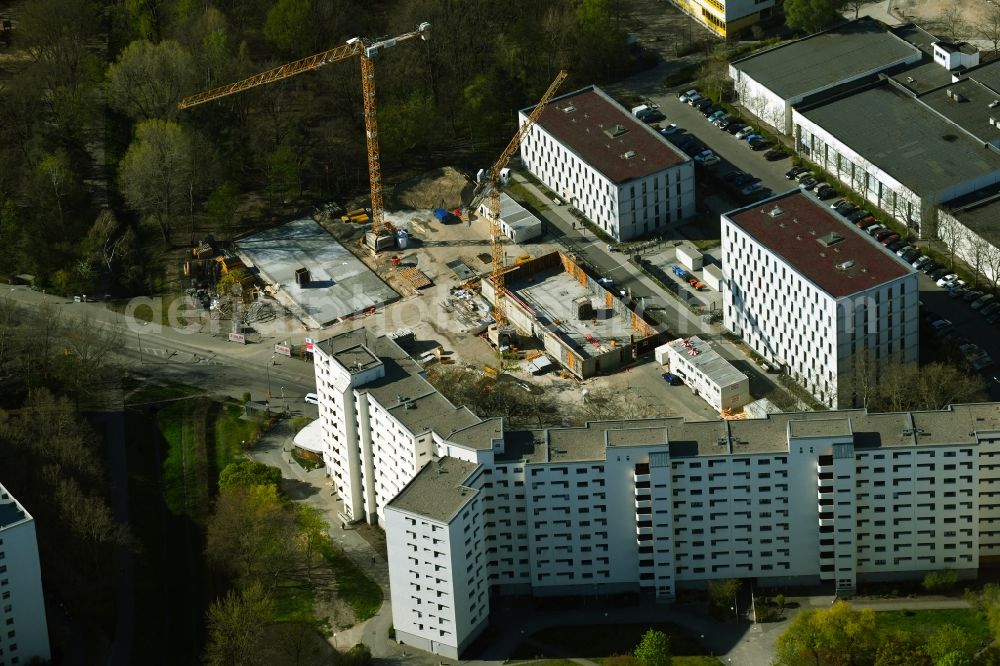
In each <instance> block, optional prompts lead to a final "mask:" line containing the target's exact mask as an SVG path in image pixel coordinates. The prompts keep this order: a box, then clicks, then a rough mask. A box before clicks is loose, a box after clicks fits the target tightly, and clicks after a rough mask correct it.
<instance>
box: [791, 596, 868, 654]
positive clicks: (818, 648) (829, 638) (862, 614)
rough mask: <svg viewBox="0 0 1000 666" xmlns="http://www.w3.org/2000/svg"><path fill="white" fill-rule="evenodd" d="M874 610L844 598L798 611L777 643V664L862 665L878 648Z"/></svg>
mask: <svg viewBox="0 0 1000 666" xmlns="http://www.w3.org/2000/svg"><path fill="white" fill-rule="evenodd" d="M878 640H879V639H878V631H877V621H876V618H875V612H874V611H873V610H871V609H870V608H866V609H863V610H860V611H859V610H855V609H854V608H852V607H851V606H850V604H847V603H845V602H843V601H838V602H837V603H835V604H834V605H833V606H831V607H829V608H824V609H808V610H805V611H802V612H800V613H798V614H797V615H796V616H795V617H794V618H792V621H791V623H790V624H789V625H788V628H787V629H786V630H785V632H784V633H783V634H781V636H779V637H778V640H777V642H776V644H775V650H776V652H777V658H776V660H775V664H776V666H800V665H801V664H816V666H823V665H824V664H830V665H831V666H832V665H834V664H844V663H847V664H862V663H871V662H872V661H873V660H874V659H875V655H876V651H877V648H878Z"/></svg>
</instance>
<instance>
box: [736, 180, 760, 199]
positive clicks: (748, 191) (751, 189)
mask: <svg viewBox="0 0 1000 666" xmlns="http://www.w3.org/2000/svg"><path fill="white" fill-rule="evenodd" d="M763 189H764V186H763V185H761V184H760V183H750V184H749V185H746V186H745V187H743V188H741V189H740V195H741V196H744V197H749V196H752V195H754V194H757V193H758V192H760V191H761V190H763Z"/></svg>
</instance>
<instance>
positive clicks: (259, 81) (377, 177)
mask: <svg viewBox="0 0 1000 666" xmlns="http://www.w3.org/2000/svg"><path fill="white" fill-rule="evenodd" d="M430 36H431V24H430V23H426V22H424V23H421V24H420V25H419V26H417V29H416V30H414V31H412V32H407V33H403V34H402V35H397V36H396V37H387V38H384V39H378V40H370V39H364V38H361V37H354V38H352V39H349V40H347V42H346V43H345V44H341V45H340V46H338V47H336V48H333V49H330V50H329V51H323V52H322V53H317V54H315V55H311V56H309V57H308V58H302V59H301V60H296V61H295V62H289V63H285V64H284V65H279V66H278V67H274V68H272V69H269V70H266V71H263V72H259V73H257V74H254V75H253V76H251V77H249V78H246V79H243V80H242V81H237V82H236V83H230V84H228V85H224V86H219V87H218V88H213V89H212V90H206V91H204V92H200V93H198V94H197V95H192V96H191V97H185V98H184V99H182V100H181V101H180V104H178V106H179V107H180V108H182V109H187V108H189V107H192V106H196V105H198V104H203V103H205V102H211V101H212V100H216V99H219V98H220V97H226V96H228V95H232V94H235V93H238V92H243V91H244V90H249V89H250V88H256V87H257V86H261V85H264V84H267V83H274V82H275V81H281V80H283V79H287V78H289V77H292V76H295V75H297V74H302V73H303V72H309V71H312V70H314V69H319V68H320V67H322V66H323V65H326V64H329V63H331V62H337V61H338V60H345V59H347V58H351V57H354V56H360V58H361V92H362V98H363V100H364V117H365V137H366V139H367V142H368V184H369V187H370V188H371V200H372V235H371V237H370V238H371V240H370V241H369V246H370V247H371V248H372V249H373V250H377V249H378V245H377V244H378V240H379V237H380V236H381V233H382V230H383V228H385V227H388V228H389V230H390V231H391V230H392V226H391V225H387V223H386V221H385V210H384V208H383V207H382V166H381V163H380V160H379V150H378V118H377V117H376V113H375V62H374V60H375V58H376V57H377V56H378V54H379V53H381V52H382V51H384V50H385V49H388V48H391V47H393V46H395V45H396V44H398V43H399V42H404V41H406V40H408V39H413V38H414V37H419V38H420V39H422V40H424V41H426V40H428V39H430Z"/></svg>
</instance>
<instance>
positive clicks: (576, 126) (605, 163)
mask: <svg viewBox="0 0 1000 666" xmlns="http://www.w3.org/2000/svg"><path fill="white" fill-rule="evenodd" d="M530 112H531V108H530V107H529V108H527V109H522V110H521V111H520V113H519V118H520V120H519V122H520V123H521V124H524V123H525V122H526V121H527V118H528V114H529V113H530ZM521 161H522V163H523V164H524V166H525V168H526V169H527V170H528V171H530V172H531V173H532V174H534V175H535V177H537V178H538V179H539V180H541V181H542V183H544V184H545V186H546V187H548V188H549V189H551V190H553V191H554V192H556V193H557V194H558V195H559V196H561V197H563V198H565V199H566V200H567V201H569V202H570V204H571V205H572V206H574V207H576V208H577V209H579V210H580V211H581V212H582V213H583V214H584V215H585V216H586V217H587V218H588V219H589V220H591V221H592V222H594V223H595V224H596V225H598V226H599V227H600V228H601V229H603V230H604V231H605V232H606V233H607V234H608V235H610V236H612V237H613V238H614V239H615V240H619V241H623V240H628V239H630V238H635V237H637V236H642V235H644V234H649V233H654V232H657V231H662V230H664V229H666V228H667V227H668V226H671V225H676V224H678V223H679V222H681V221H682V220H684V219H685V218H688V217H690V216H691V215H693V214H694V212H695V199H694V163H693V162H692V161H691V159H690V158H689V157H688V156H687V155H685V154H684V153H683V152H681V151H680V150H678V149H677V148H676V147H674V146H673V145H672V144H671V143H670V142H669V141H667V140H666V139H665V138H664V137H663V136H662V135H660V133H659V132H657V131H656V130H654V129H653V128H651V127H650V126H648V125H646V124H645V123H643V122H641V121H639V120H638V119H636V118H635V117H634V116H632V114H630V113H629V112H628V110H627V109H625V108H623V107H621V106H620V105H619V104H617V103H616V102H615V101H614V100H612V99H611V98H610V97H608V96H607V95H606V94H605V93H604V92H603V91H602V90H601V89H600V88H598V87H597V86H588V87H586V88H582V89H581V90H577V91H575V92H571V93H568V94H566V95H562V96H560V97H556V98H555V99H553V100H552V101H551V102H550V103H549V105H548V107H546V109H545V110H544V111H543V112H542V115H541V117H540V118H539V119H538V122H537V123H536V124H535V125H534V127H532V128H531V130H530V131H529V132H528V133H527V135H526V136H525V137H524V138H523V140H522V141H521Z"/></svg>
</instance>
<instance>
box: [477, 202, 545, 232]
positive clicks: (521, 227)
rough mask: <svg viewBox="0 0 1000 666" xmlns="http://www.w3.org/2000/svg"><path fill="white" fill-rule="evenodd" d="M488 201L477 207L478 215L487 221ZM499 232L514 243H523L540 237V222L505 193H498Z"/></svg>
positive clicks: (488, 213)
mask: <svg viewBox="0 0 1000 666" xmlns="http://www.w3.org/2000/svg"><path fill="white" fill-rule="evenodd" d="M489 207H490V205H489V201H488V200H487V201H483V202H482V203H481V204H480V205H479V215H480V217H483V218H484V219H489V215H490V211H489ZM500 231H501V233H503V235H504V236H506V237H507V238H509V239H510V240H512V241H513V242H515V243H518V244H520V243H525V242H527V241H530V240H533V239H535V238H538V237H539V236H541V235H542V221H541V220H539V219H538V218H537V217H535V216H534V215H533V214H532V213H531V212H530V211H527V210H525V208H524V206H522V205H521V204H519V203H517V202H516V201H514V200H513V199H511V198H510V196H509V195H508V194H506V193H503V192H501V193H500Z"/></svg>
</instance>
